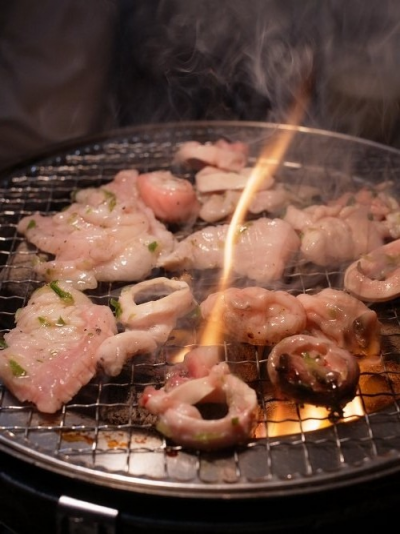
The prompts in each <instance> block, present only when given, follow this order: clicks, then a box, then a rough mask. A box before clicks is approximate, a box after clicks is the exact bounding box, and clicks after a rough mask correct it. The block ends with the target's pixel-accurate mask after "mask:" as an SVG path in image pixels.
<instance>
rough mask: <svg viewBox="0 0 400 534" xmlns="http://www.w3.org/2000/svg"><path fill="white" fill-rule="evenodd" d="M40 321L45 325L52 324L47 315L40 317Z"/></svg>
mask: <svg viewBox="0 0 400 534" xmlns="http://www.w3.org/2000/svg"><path fill="white" fill-rule="evenodd" d="M38 320H39V323H40V324H41V325H43V326H51V323H50V322H49V321H48V320H47V319H46V318H45V317H40V316H39V317H38Z"/></svg>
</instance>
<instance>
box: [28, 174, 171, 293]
mask: <svg viewBox="0 0 400 534" xmlns="http://www.w3.org/2000/svg"><path fill="white" fill-rule="evenodd" d="M137 177H138V173H137V171H135V170H129V171H121V172H119V173H118V174H117V175H116V176H115V178H114V180H112V181H111V182H110V183H108V184H106V185H103V186H101V187H98V188H95V187H91V188H87V189H82V190H81V191H78V193H77V194H76V197H75V202H73V203H72V204H71V205H69V206H68V207H67V208H66V209H65V210H64V211H61V212H59V213H55V214H54V215H46V216H43V215H41V214H40V213H34V214H33V215H28V216H26V217H24V218H23V219H21V221H20V222H19V224H18V231H19V232H20V233H22V234H24V235H25V237H26V239H27V240H28V241H30V242H31V243H33V244H34V245H36V246H37V247H38V248H39V249H40V250H41V251H43V252H47V253H49V254H53V255H54V256H55V258H54V260H49V261H37V262H36V263H35V265H34V270H35V271H36V272H37V273H39V274H41V275H42V276H43V277H44V279H45V280H46V281H51V280H67V281H71V282H72V283H73V284H74V286H75V287H77V288H78V289H81V290H84V289H93V288H95V287H96V286H97V283H98V281H105V282H114V281H129V282H132V281H138V280H142V279H143V278H146V276H148V275H149V274H150V273H151V271H152V269H153V268H154V267H155V265H156V262H157V259H158V258H159V256H160V255H162V254H164V253H169V252H171V251H172V249H173V247H174V245H175V238H174V236H173V235H172V233H171V232H169V231H168V230H167V229H166V227H165V225H164V224H163V223H161V222H160V221H158V220H157V219H156V217H155V216H154V213H153V211H152V210H151V209H150V208H148V207H147V206H146V205H145V204H144V202H143V201H142V200H141V199H140V196H139V193H138V190H137Z"/></svg>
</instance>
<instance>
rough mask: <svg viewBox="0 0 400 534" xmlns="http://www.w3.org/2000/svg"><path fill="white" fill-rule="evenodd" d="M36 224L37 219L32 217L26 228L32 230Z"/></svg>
mask: <svg viewBox="0 0 400 534" xmlns="http://www.w3.org/2000/svg"><path fill="white" fill-rule="evenodd" d="M35 226H36V221H35V219H31V220H30V221H29V224H28V226H27V227H26V229H27V230H30V229H31V228H35Z"/></svg>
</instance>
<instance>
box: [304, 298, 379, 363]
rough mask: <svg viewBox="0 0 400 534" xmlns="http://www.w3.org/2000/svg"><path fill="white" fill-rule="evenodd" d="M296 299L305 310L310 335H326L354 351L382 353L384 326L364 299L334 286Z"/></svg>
mask: <svg viewBox="0 0 400 534" xmlns="http://www.w3.org/2000/svg"><path fill="white" fill-rule="evenodd" d="M297 299H298V300H299V301H300V303H301V304H302V306H303V307H304V309H305V312H306V315H307V330H308V331H309V332H310V333H311V334H313V335H325V336H326V337H328V338H329V339H331V340H332V341H334V342H336V343H337V344H338V345H339V347H342V348H344V349H347V350H349V351H350V352H352V353H353V354H357V355H366V356H376V355H378V354H380V351H381V330H382V325H381V323H380V321H379V319H378V316H377V313H376V312H375V310H372V309H370V308H369V307H368V306H367V305H366V304H365V303H364V302H362V301H360V300H359V299H357V298H355V297H353V296H352V295H350V294H349V293H347V292H345V291H341V290H337V289H332V288H325V289H322V290H321V291H319V292H318V293H315V294H308V293H304V294H300V295H297Z"/></svg>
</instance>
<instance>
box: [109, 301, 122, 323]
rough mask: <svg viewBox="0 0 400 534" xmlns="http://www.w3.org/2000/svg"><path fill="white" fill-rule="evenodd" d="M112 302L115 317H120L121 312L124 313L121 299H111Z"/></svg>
mask: <svg viewBox="0 0 400 534" xmlns="http://www.w3.org/2000/svg"><path fill="white" fill-rule="evenodd" d="M110 304H111V306H112V307H113V308H114V315H115V317H116V318H117V319H118V317H121V314H122V307H121V304H120V303H119V300H117V299H111V300H110Z"/></svg>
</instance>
